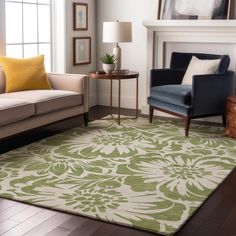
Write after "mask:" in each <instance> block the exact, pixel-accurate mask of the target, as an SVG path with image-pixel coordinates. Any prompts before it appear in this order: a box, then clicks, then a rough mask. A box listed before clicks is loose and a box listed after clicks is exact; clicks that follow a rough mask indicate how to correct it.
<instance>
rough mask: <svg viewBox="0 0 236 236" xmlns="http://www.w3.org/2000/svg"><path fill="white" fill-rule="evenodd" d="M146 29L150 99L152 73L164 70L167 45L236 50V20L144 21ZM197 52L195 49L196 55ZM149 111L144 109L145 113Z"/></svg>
mask: <svg viewBox="0 0 236 236" xmlns="http://www.w3.org/2000/svg"><path fill="white" fill-rule="evenodd" d="M143 25H144V26H145V27H146V28H147V78H148V79H147V83H146V85H147V90H146V91H147V96H148V95H149V84H150V82H149V81H150V78H149V76H150V70H151V69H152V68H163V67H164V66H165V45H166V43H194V44H195V43H196V44H202V43H210V44H217V45H218V44H232V45H233V46H234V47H235V46H236V20H151V21H144V22H143ZM235 48H236V47H235ZM194 50H195V49H194V48H193V52H194ZM235 52H236V51H235ZM234 68H236V65H235V66H234ZM144 107H145V106H144ZM146 111H147V110H146V108H144V109H143V112H144V113H146Z"/></svg>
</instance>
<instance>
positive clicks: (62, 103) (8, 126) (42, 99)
mask: <svg viewBox="0 0 236 236" xmlns="http://www.w3.org/2000/svg"><path fill="white" fill-rule="evenodd" d="M47 75H48V79H49V82H50V84H51V86H52V88H53V89H52V90H29V91H20V92H13V93H5V75H4V71H3V68H1V67H0V139H2V138H6V137H9V136H12V135H14V134H18V133H21V132H24V131H27V130H30V129H34V128H38V127H41V126H44V125H47V124H50V123H54V122H56V121H59V120H63V119H66V118H70V117H74V116H77V115H80V114H83V115H84V121H85V125H87V117H88V78H87V77H86V76H84V75H77V74H76V75H74V74H73V75H72V74H47Z"/></svg>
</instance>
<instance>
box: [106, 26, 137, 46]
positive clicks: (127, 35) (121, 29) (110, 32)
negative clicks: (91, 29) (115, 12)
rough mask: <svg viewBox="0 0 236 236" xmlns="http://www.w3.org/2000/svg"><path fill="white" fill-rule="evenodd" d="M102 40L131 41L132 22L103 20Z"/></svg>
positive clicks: (108, 41) (114, 41) (113, 41)
mask: <svg viewBox="0 0 236 236" xmlns="http://www.w3.org/2000/svg"><path fill="white" fill-rule="evenodd" d="M103 42H104V43H119V42H132V23H131V22H103Z"/></svg>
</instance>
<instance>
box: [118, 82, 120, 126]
mask: <svg viewBox="0 0 236 236" xmlns="http://www.w3.org/2000/svg"><path fill="white" fill-rule="evenodd" d="M120 90H121V79H119V93H118V125H120V93H121V92H120Z"/></svg>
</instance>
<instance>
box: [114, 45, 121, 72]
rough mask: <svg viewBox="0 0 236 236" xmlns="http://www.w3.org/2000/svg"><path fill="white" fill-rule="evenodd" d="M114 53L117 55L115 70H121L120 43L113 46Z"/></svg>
mask: <svg viewBox="0 0 236 236" xmlns="http://www.w3.org/2000/svg"><path fill="white" fill-rule="evenodd" d="M113 55H115V57H116V60H115V70H120V68H121V48H120V47H119V45H118V43H117V44H116V47H114V48H113Z"/></svg>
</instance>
